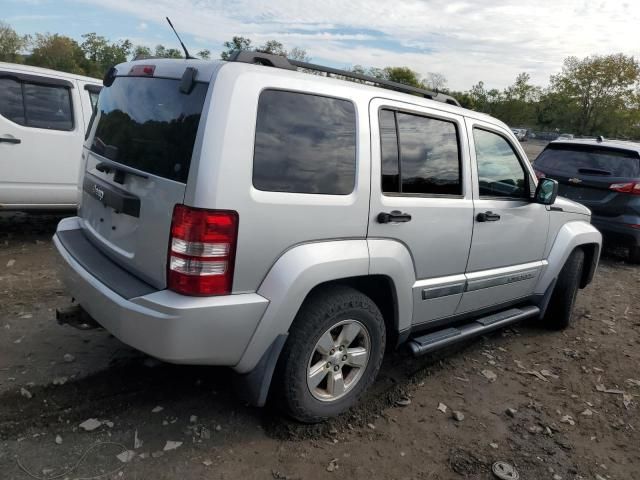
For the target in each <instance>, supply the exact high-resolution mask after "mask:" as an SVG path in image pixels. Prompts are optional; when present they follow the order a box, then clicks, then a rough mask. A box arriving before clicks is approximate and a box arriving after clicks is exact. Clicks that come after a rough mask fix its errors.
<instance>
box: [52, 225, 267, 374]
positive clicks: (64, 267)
mask: <svg viewBox="0 0 640 480" xmlns="http://www.w3.org/2000/svg"><path fill="white" fill-rule="evenodd" d="M74 229H80V225H79V223H78V219H77V218H76V217H74V218H68V219H65V220H62V221H61V222H60V224H59V225H58V230H57V232H56V234H55V235H54V237H53V241H54V244H55V246H56V248H57V249H58V252H59V253H60V257H61V262H60V264H61V266H60V270H61V273H62V277H63V281H64V283H65V285H66V287H67V290H68V292H69V294H70V295H71V296H72V297H73V298H74V299H75V300H76V302H77V303H78V304H80V306H82V308H83V309H84V310H85V311H86V312H87V313H88V314H89V315H90V316H91V317H92V318H93V319H94V320H96V321H97V322H98V323H99V324H100V325H102V326H103V327H104V328H105V329H107V330H108V331H109V332H111V333H112V334H113V335H114V336H116V337H117V338H119V339H120V340H121V341H122V342H124V343H126V344H127V345H130V346H132V347H133V348H136V349H137V350H141V351H143V352H145V353H147V354H149V355H151V356H153V357H156V358H159V359H162V360H165V361H168V362H172V363H187V364H202V365H226V366H233V365H236V364H237V363H238V362H239V361H240V358H241V357H242V354H243V353H244V351H245V349H246V348H247V345H248V344H249V341H250V340H251V338H252V336H253V333H254V331H255V329H256V327H257V325H258V323H259V322H260V319H261V318H262V315H263V313H264V311H265V310H266V308H267V305H268V301H267V299H265V298H264V297H262V296H260V295H258V294H256V293H247V294H238V295H226V296H220V297H187V296H184V295H179V294H177V293H175V292H171V291H169V290H160V291H154V292H151V293H147V294H145V295H141V296H137V297H133V298H128V299H127V298H125V297H123V296H121V295H119V294H118V293H116V292H115V291H114V290H113V289H111V288H110V287H108V286H107V285H105V283H103V282H101V281H100V280H98V278H97V276H99V275H93V274H92V273H91V272H90V271H89V270H87V268H85V267H84V266H83V265H89V264H90V263H88V262H86V261H84V260H85V259H82V258H75V257H74V254H75V255H76V256H79V255H80V253H78V252H77V251H74V252H71V251H70V250H69V249H68V248H67V247H65V245H64V244H63V242H61V240H60V236H59V235H60V233H61V232H63V231H68V230H74ZM89 254H90V249H89V247H86V248H85V250H84V251H83V252H82V255H89ZM132 277H133V276H132Z"/></svg>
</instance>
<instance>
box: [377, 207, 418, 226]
mask: <svg viewBox="0 0 640 480" xmlns="http://www.w3.org/2000/svg"><path fill="white" fill-rule="evenodd" d="M410 221H411V215H409V214H408V213H402V212H401V211H400V210H393V211H391V212H389V213H387V212H380V213H379V214H378V223H405V222H410Z"/></svg>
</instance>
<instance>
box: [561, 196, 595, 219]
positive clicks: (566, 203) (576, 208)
mask: <svg viewBox="0 0 640 480" xmlns="http://www.w3.org/2000/svg"><path fill="white" fill-rule="evenodd" d="M553 206H554V207H560V208H562V209H563V210H564V211H565V212H569V213H578V214H580V215H591V210H589V209H588V208H587V207H585V206H584V205H582V204H581V203H578V202H574V201H573V200H569V199H568V198H564V197H557V198H556V201H555V203H554V204H553Z"/></svg>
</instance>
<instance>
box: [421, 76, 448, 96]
mask: <svg viewBox="0 0 640 480" xmlns="http://www.w3.org/2000/svg"><path fill="white" fill-rule="evenodd" d="M425 84H426V86H427V87H428V88H430V89H431V90H435V91H438V92H442V91H444V90H446V88H447V77H445V76H444V75H443V74H441V73H436V72H429V73H427V78H426V79H425Z"/></svg>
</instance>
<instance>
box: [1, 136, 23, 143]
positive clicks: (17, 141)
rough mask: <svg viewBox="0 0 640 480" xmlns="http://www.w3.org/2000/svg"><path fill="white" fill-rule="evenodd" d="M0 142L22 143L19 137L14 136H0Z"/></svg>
mask: <svg viewBox="0 0 640 480" xmlns="http://www.w3.org/2000/svg"><path fill="white" fill-rule="evenodd" d="M0 143H13V144H18V143H22V140H20V139H19V138H14V137H0Z"/></svg>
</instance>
